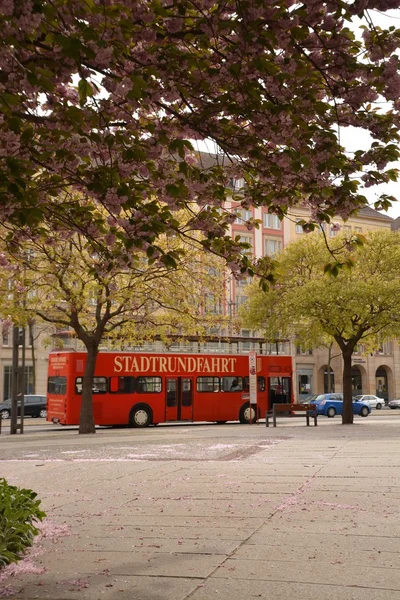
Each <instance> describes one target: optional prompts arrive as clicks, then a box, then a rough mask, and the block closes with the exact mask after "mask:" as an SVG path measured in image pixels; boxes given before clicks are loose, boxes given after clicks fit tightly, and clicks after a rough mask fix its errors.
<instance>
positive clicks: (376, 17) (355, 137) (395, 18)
mask: <svg viewBox="0 0 400 600" xmlns="http://www.w3.org/2000/svg"><path fill="white" fill-rule="evenodd" d="M369 13H370V16H371V18H372V20H373V22H374V24H375V25H379V26H380V27H382V28H388V27H391V26H394V27H396V28H400V10H390V11H387V13H386V14H383V13H381V12H379V11H375V10H374V11H369ZM341 138H342V143H343V145H344V146H345V147H346V148H347V149H348V150H349V151H350V152H351V151H352V150H353V151H354V150H357V149H358V148H362V144H363V142H364V143H365V142H368V140H370V137H369V135H368V134H367V133H366V132H364V131H357V130H356V129H355V128H348V129H342V130H341ZM390 166H391V167H395V168H398V169H400V164H393V165H390ZM361 193H363V194H364V195H365V196H366V197H367V198H368V201H369V202H370V203H371V204H373V202H374V201H375V200H376V199H377V198H378V196H380V195H381V194H391V195H393V196H396V197H397V198H398V202H396V203H394V204H393V206H392V208H390V209H389V210H388V211H387V213H386V214H388V215H389V216H390V217H393V218H394V219H396V218H397V217H400V181H398V182H390V183H389V184H386V185H380V186H374V187H372V188H368V189H366V190H362V191H361ZM372 208H373V206H372Z"/></svg>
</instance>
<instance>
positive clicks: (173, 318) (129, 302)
mask: <svg viewBox="0 0 400 600" xmlns="http://www.w3.org/2000/svg"><path fill="white" fill-rule="evenodd" d="M110 235H111V234H110ZM190 239H191V242H190V243H188V242H187V243H186V245H183V244H182V240H181V238H179V237H178V236H177V237H170V238H165V239H164V240H163V246H164V249H163V252H164V251H165V252H170V253H171V254H175V255H179V256H180V260H179V264H178V265H171V266H170V267H168V266H167V265H166V264H165V262H163V261H159V260H156V259H154V260H153V261H151V260H150V264H149V258H148V255H146V253H143V255H142V257H139V256H138V254H137V252H135V253H133V254H132V257H131V259H130V260H127V258H128V257H127V254H126V248H125V247H124V245H123V244H122V242H118V241H117V239H113V245H112V251H111V250H106V251H104V252H101V251H100V249H99V247H97V246H94V245H93V244H91V243H90V242H88V240H87V238H86V237H85V236H82V235H79V234H78V233H76V234H74V235H73V236H70V235H69V232H63V231H53V232H51V231H46V232H45V234H44V235H43V236H38V235H37V234H35V235H32V236H31V237H29V234H28V232H27V231H26V232H25V241H24V243H23V244H22V245H21V244H18V245H16V244H15V243H14V242H10V243H8V245H7V243H6V242H5V250H6V254H5V256H7V260H8V269H7V270H4V271H3V273H2V276H1V277H0V286H1V287H2V292H3V294H2V301H1V307H0V309H1V312H2V314H3V315H7V316H9V317H10V318H11V319H12V320H13V322H19V323H21V322H26V321H29V320H30V319H32V318H34V317H35V318H39V319H40V320H42V321H44V322H47V323H53V324H54V325H55V326H57V327H61V328H70V329H71V330H72V331H73V332H74V334H75V336H76V337H77V338H78V339H79V340H80V341H81V342H82V343H83V345H84V347H85V349H86V351H87V361H86V367H85V372H84V376H83V389H82V408H81V415H80V426H79V432H80V433H94V432H95V427H94V420H93V406H92V385H93V376H94V372H95V367H96V359H97V355H98V352H99V347H100V345H101V343H104V342H107V344H108V345H109V346H112V345H114V346H116V347H121V346H122V345H133V344H135V343H140V342H142V341H144V340H149V339H156V338H158V339H160V338H161V339H164V340H165V339H168V337H170V336H171V335H182V336H185V335H190V334H192V335H193V334H195V333H196V335H202V334H203V333H206V331H207V329H208V328H209V327H210V326H211V325H213V324H215V322H216V321H218V320H221V319H223V317H222V315H218V314H217V315H213V314H210V313H209V312H208V311H207V308H206V307H205V305H204V294H206V293H207V292H208V291H212V292H213V296H214V298H216V297H217V296H218V295H219V297H220V300H219V301H220V302H221V303H222V296H223V293H224V286H223V274H224V270H223V268H222V265H221V261H220V260H219V259H217V258H215V257H213V256H212V255H204V253H202V252H199V247H200V240H199V241H198V243H197V245H195V244H194V242H193V239H192V238H190ZM155 254H156V256H157V253H155Z"/></svg>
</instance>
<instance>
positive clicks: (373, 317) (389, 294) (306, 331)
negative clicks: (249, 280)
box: [242, 230, 400, 423]
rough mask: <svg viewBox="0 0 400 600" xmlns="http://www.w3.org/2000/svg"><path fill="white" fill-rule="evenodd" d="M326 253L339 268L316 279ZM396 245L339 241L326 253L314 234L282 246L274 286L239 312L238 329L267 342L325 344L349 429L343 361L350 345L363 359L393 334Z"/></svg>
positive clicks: (398, 314)
mask: <svg viewBox="0 0 400 600" xmlns="http://www.w3.org/2000/svg"><path fill="white" fill-rule="evenodd" d="M330 250H333V251H334V252H335V253H336V255H337V256H339V257H341V259H342V260H343V263H346V262H347V261H348V260H349V259H350V260H351V263H352V267H350V268H345V267H344V268H342V269H340V270H339V272H338V274H337V276H336V277H334V276H332V275H331V274H330V273H329V274H328V273H327V274H325V275H321V273H322V272H323V268H324V264H326V263H327V262H328V261H329V259H330V256H331V255H330ZM399 260H400V237H399V235H398V234H397V233H394V232H391V231H383V230H378V231H376V232H373V233H372V232H371V233H369V234H368V236H367V237H366V238H365V242H364V244H363V245H362V246H360V245H357V244H356V245H354V244H353V243H351V241H350V242H349V240H347V239H346V237H344V236H338V237H337V238H334V239H333V240H331V241H330V248H328V247H327V245H326V243H325V240H324V237H323V236H322V234H321V233H319V234H318V233H313V234H309V235H307V236H304V237H303V238H300V239H299V240H298V241H297V242H293V243H291V244H289V245H288V246H287V247H286V248H285V249H284V250H283V252H282V254H281V255H280V256H279V257H278V258H277V263H278V266H277V272H276V283H275V285H274V286H273V287H272V288H271V289H270V290H268V291H267V292H265V291H263V290H262V289H260V287H259V286H258V285H257V284H253V285H252V287H251V288H250V295H249V301H248V304H246V305H244V307H243V309H242V319H243V322H244V324H245V326H246V327H251V328H253V329H261V330H263V331H264V332H265V335H266V336H267V337H268V338H271V337H273V335H274V334H275V331H276V330H277V329H278V330H281V334H282V335H287V336H298V337H299V338H300V340H302V341H303V342H305V343H308V344H309V345H310V346H314V347H317V346H318V345H319V341H321V340H322V339H323V338H324V337H325V338H326V336H328V339H329V338H330V339H334V340H335V342H336V343H337V344H338V346H339V348H340V351H341V354H342V357H343V365H344V367H343V393H344V411H343V423H351V422H352V419H353V415H352V393H351V359H352V354H353V352H354V350H355V348H356V346H357V345H361V344H362V345H364V347H365V350H366V351H369V352H371V351H373V350H375V349H376V348H377V347H378V346H379V345H380V343H381V342H382V341H383V340H385V339H388V338H392V337H397V336H399V334H400V274H399V269H398V265H399Z"/></svg>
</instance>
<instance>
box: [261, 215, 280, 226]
mask: <svg viewBox="0 0 400 600" xmlns="http://www.w3.org/2000/svg"><path fill="white" fill-rule="evenodd" d="M264 227H267V228H268V229H282V221H281V220H280V219H279V217H278V215H271V214H270V213H264Z"/></svg>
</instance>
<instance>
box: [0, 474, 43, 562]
mask: <svg viewBox="0 0 400 600" xmlns="http://www.w3.org/2000/svg"><path fill="white" fill-rule="evenodd" d="M36 497H37V494H36V493H35V492H33V491H32V490H25V489H21V488H17V487H15V486H13V485H9V484H8V483H7V481H6V480H5V479H0V568H1V567H4V566H5V565H7V564H9V563H11V562H16V561H18V560H20V559H21V558H22V554H23V553H24V552H25V550H26V548H27V547H28V546H31V545H32V542H33V538H34V537H35V535H37V534H38V533H39V530H38V529H37V527H35V522H37V521H42V519H43V517H45V516H46V514H45V513H44V512H43V511H42V510H40V508H39V506H40V502H41V501H40V500H36Z"/></svg>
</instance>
